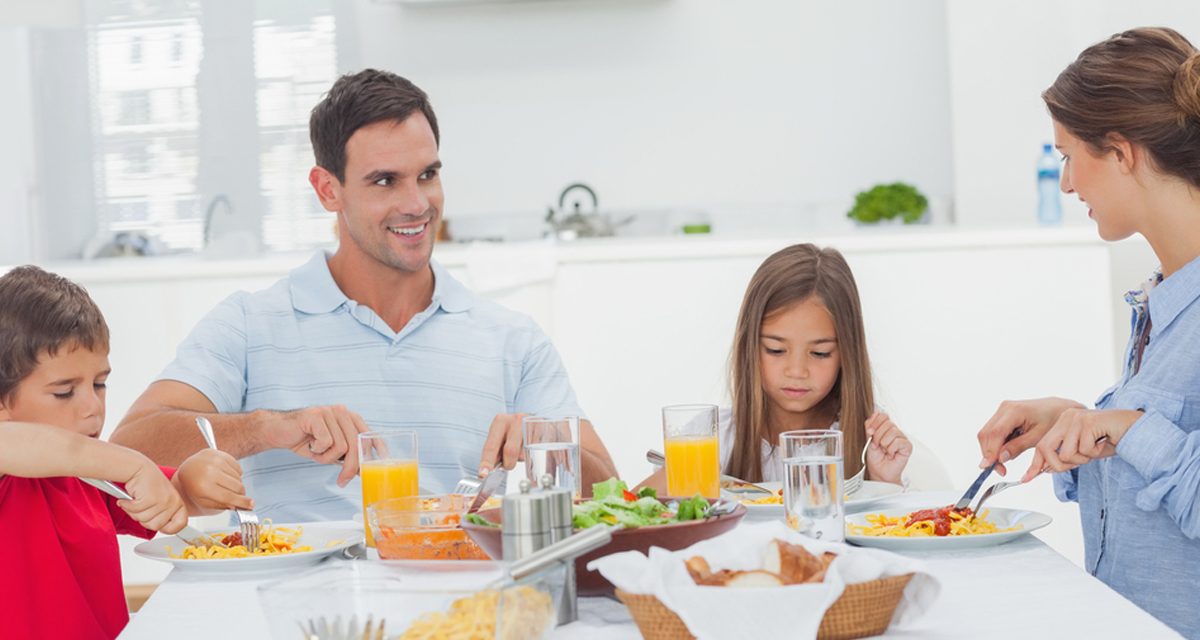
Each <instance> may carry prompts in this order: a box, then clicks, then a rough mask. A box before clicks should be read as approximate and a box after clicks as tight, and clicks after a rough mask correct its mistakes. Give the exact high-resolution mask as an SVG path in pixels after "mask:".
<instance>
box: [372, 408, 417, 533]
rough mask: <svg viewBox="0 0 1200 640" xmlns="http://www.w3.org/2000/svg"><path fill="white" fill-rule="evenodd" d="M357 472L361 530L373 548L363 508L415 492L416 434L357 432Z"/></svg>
mask: <svg viewBox="0 0 1200 640" xmlns="http://www.w3.org/2000/svg"><path fill="white" fill-rule="evenodd" d="M358 475H359V477H360V478H361V479H362V496H363V523H364V527H363V529H364V530H365V532H366V537H367V546H368V547H374V546H375V539H374V538H373V537H372V536H371V527H370V526H369V525H367V524H366V523H367V522H368V521H367V507H368V506H370V505H372V504H375V503H376V502H379V501H380V500H389V499H391V498H406V497H409V496H415V495H417V433H416V432H415V431H405V430H400V429H384V430H379V431H368V432H366V433H360V434H358Z"/></svg>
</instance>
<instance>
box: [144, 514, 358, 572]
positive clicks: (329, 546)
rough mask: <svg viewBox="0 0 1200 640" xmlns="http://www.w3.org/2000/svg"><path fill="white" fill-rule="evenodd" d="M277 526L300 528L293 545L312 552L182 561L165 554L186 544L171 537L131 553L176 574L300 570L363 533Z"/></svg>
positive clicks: (329, 525)
mask: <svg viewBox="0 0 1200 640" xmlns="http://www.w3.org/2000/svg"><path fill="white" fill-rule="evenodd" d="M278 526H280V527H303V531H302V532H301V533H300V539H299V540H298V541H297V543H296V544H301V545H302V544H306V545H308V546H310V547H312V551H302V552H299V553H281V554H278V555H271V556H251V557H249V558H217V559H208V560H184V559H182V558H172V557H171V556H170V554H169V553H168V552H167V547H170V548H171V552H172V553H175V554H179V553H182V552H183V549H184V547H186V546H187V543H186V542H184V541H183V540H180V539H179V538H176V537H175V536H159V537H157V538H155V539H153V540H147V541H146V542H143V543H141V544H139V545H138V546H136V547H134V548H133V551H134V553H136V554H138V555H139V556H142V557H144V558H150V559H152V560H160V561H162V562H170V563H171V564H173V565H175V568H176V569H179V570H180V571H193V572H196V573H241V572H246V571H274V570H276V569H284V568H292V567H304V566H308V565H313V564H316V563H318V562H320V561H321V560H324V559H325V558H326V557H327V556H329V555H331V554H335V553H340V552H341V551H342V550H343V549H346V548H348V547H352V546H354V545H356V544H359V543H361V542H362V541H363V532H362V529H361V528H359V527H356V526H354V525H353V524H351V523H348V522H306V523H300V524H283V523H281V524H279V525H278ZM236 530H237V527H225V528H223V529H210V530H208V531H206V532H205V533H209V534H216V535H218V537H220V536H225V535H228V534H230V533H232V532H233V531H236Z"/></svg>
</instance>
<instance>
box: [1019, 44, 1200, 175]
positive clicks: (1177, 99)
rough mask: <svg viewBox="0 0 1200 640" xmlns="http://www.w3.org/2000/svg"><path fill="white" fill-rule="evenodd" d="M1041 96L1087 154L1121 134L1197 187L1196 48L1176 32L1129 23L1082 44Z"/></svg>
mask: <svg viewBox="0 0 1200 640" xmlns="http://www.w3.org/2000/svg"><path fill="white" fill-rule="evenodd" d="M1042 99H1043V100H1045V101H1046V107H1047V108H1048V109H1049V110H1050V117H1051V118H1054V120H1055V122H1058V123H1059V124H1061V125H1062V126H1063V127H1065V128H1066V129H1067V130H1068V131H1070V132H1071V134H1072V135H1074V136H1075V137H1077V138H1079V139H1080V140H1082V141H1084V142H1086V143H1087V144H1088V147H1089V148H1090V149H1091V151H1092V152H1093V155H1096V156H1099V155H1102V154H1103V153H1105V152H1107V151H1109V150H1111V149H1112V148H1113V145H1112V140H1111V139H1110V135H1111V134H1120V135H1121V136H1123V137H1124V138H1125V139H1127V140H1129V141H1130V142H1132V143H1134V144H1139V145H1141V146H1142V147H1144V148H1145V149H1146V151H1147V152H1149V155H1150V158H1151V161H1152V164H1154V165H1155V167H1156V168H1157V169H1158V170H1159V171H1162V172H1163V173H1167V174H1170V175H1174V176H1177V177H1179V178H1182V179H1183V180H1185V181H1187V182H1188V183H1189V184H1190V185H1191V186H1193V187H1200V52H1197V50H1196V47H1195V46H1193V45H1192V43H1190V42H1188V40H1187V38H1184V37H1183V36H1182V35H1180V34H1179V33H1178V32H1177V31H1174V30H1173V29H1168V28H1165V27H1146V28H1141V29H1131V30H1129V31H1125V32H1123V33H1118V34H1116V35H1114V36H1113V37H1111V38H1109V39H1108V40H1105V41H1103V42H1100V43H1097V44H1094V45H1092V46H1090V47H1088V48H1087V49H1084V50H1083V53H1080V54H1079V57H1078V58H1077V59H1076V60H1075V61H1074V62H1072V63H1071V64H1070V65H1068V66H1067V68H1066V69H1064V70H1063V72H1062V73H1060V74H1059V76H1058V78H1057V79H1056V80H1055V81H1054V84H1052V85H1050V88H1049V89H1046V90H1045V91H1044V92H1042Z"/></svg>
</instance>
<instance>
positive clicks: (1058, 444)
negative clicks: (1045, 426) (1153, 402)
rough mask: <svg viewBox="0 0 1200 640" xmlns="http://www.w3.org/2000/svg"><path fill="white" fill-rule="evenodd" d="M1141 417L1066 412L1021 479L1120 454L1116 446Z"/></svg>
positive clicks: (1122, 412)
mask: <svg viewBox="0 0 1200 640" xmlns="http://www.w3.org/2000/svg"><path fill="white" fill-rule="evenodd" d="M1141 417H1142V412H1141V411H1132V410H1127V409H1110V410H1105V411H1093V410H1088V409H1067V410H1066V411H1063V412H1062V413H1061V414H1059V417H1058V420H1057V421H1056V422H1055V423H1054V426H1053V427H1051V428H1050V430H1049V431H1048V432H1047V433H1046V435H1045V436H1043V437H1042V439H1041V440H1039V441H1038V443H1037V448H1036V450H1035V452H1034V454H1033V462H1031V463H1030V465H1029V469H1028V470H1026V471H1025V475H1024V476H1023V477H1022V478H1021V482H1029V481H1030V480H1032V479H1033V478H1034V477H1036V476H1037V475H1038V474H1039V473H1041V472H1043V471H1069V470H1071V469H1074V468H1075V467H1078V466H1080V465H1084V464H1087V463H1088V462H1091V461H1092V460H1095V459H1097V458H1107V457H1109V456H1112V455H1116V453H1117V443H1118V442H1120V441H1121V438H1123V437H1125V434H1126V433H1127V432H1128V431H1129V428H1130V427H1132V426H1133V423H1135V422H1137V421H1138V418H1141Z"/></svg>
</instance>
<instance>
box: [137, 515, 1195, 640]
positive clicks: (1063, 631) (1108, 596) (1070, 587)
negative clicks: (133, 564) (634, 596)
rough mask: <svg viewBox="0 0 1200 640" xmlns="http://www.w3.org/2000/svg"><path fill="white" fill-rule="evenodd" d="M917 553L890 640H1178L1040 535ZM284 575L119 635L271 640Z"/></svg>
mask: <svg viewBox="0 0 1200 640" xmlns="http://www.w3.org/2000/svg"><path fill="white" fill-rule="evenodd" d="M911 555H913V556H914V557H920V558H922V559H924V560H925V561H927V562H928V564H929V568H930V570H931V572H932V573H934V574H935V575H937V577H938V578H939V579H940V580H941V581H942V593H941V595H940V596H939V598H938V600H937V602H936V603H935V604H934V606H933V607H932V608H931V609H930V611H929V612H928V613H927V614H926V615H925V616H924V617H922V618H921V619H919V620H918V621H916V622H914V623H913V624H912V625H909V626H906V627H902V628H897V627H892V628H890V629H888V631H887V633H886V634H884V636H883V637H886V638H922V639H925V638H946V639H947V640H963V638H971V639H972V640H976V639H979V638H1017V637H1020V638H1089V637H1090V638H1119V637H1133V638H1137V640H1151V639H1156V638H1179V637H1181V636H1179V635H1178V634H1176V633H1175V632H1173V631H1172V630H1171V629H1170V628H1168V627H1167V626H1165V625H1163V624H1162V623H1161V622H1159V621H1158V620H1157V619H1155V618H1154V617H1152V616H1151V615H1150V614H1148V613H1146V612H1144V611H1142V610H1141V609H1139V608H1138V607H1136V606H1135V605H1134V604H1133V603H1131V602H1129V601H1128V600H1126V599H1125V598H1124V597H1122V596H1120V595H1119V594H1117V593H1116V592H1115V591H1113V590H1112V589H1109V588H1108V587H1107V586H1106V585H1104V583H1102V582H1100V581H1099V580H1096V579H1095V578H1093V577H1092V576H1090V575H1088V574H1087V573H1086V572H1084V571H1082V570H1080V569H1079V567H1077V566H1075V565H1074V564H1072V563H1071V562H1070V561H1068V560H1067V559H1066V558H1064V557H1062V556H1061V555H1059V554H1058V553H1056V552H1055V551H1054V550H1053V549H1051V548H1050V547H1048V546H1046V545H1045V544H1044V543H1043V542H1042V541H1041V540H1039V539H1038V538H1037V537H1035V535H1029V536H1024V537H1022V538H1020V539H1018V540H1017V541H1014V542H1011V543H1008V544H1004V545H999V546H996V547H989V548H983V549H970V550H962V551H956V552H937V553H933V552H922V553H913V554H911ZM331 562H343V561H342V560H331ZM278 577H279V576H277V575H275V576H247V577H241V578H231V577H224V576H223V577H221V578H219V579H214V578H211V577H200V576H195V575H189V574H188V573H186V572H180V571H174V572H172V573H171V574H170V575H169V576H168V577H167V579H166V580H165V581H164V582H163V583H162V585H161V586H160V587H159V588H158V590H157V591H155V592H154V595H153V596H152V597H151V598H150V600H149V601H148V602H147V603H146V604H145V606H143V607H142V610H141V611H139V612H138V613H137V614H135V615H134V617H133V620H132V621H131V622H130V623H129V626H128V627H126V628H125V631H124V632H123V633H122V634H121V638H122V639H127V640H136V639H142V638H146V639H156V640H157V639H158V638H166V637H170V638H173V639H178V640H188V639H192V638H194V639H196V640H209V639H211V638H256V639H258V640H264V639H266V638H270V633H269V631H268V628H267V622H266V619H265V618H264V617H263V613H262V610H261V609H260V608H259V604H258V598H257V593H256V591H255V589H256V587H257V586H258V585H259V584H261V583H262V582H265V581H267V580H273V579H277V578H278ZM297 636H299V634H297ZM639 637H641V636H640V634H639V633H638V630H637V627H636V626H635V625H634V624H633V621H632V619H631V618H630V617H629V613H628V612H627V611H626V609H625V606H624V605H622V604H621V603H619V602H617V601H615V600H608V599H605V598H581V599H580V600H579V620H578V621H577V622H574V623H572V624H570V625H566V626H564V627H560V628H559V629H557V630H555V633H554V638H565V639H571V638H579V639H584V638H587V639H592V638H595V639H603V640H619V639H622V638H639Z"/></svg>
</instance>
